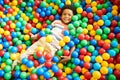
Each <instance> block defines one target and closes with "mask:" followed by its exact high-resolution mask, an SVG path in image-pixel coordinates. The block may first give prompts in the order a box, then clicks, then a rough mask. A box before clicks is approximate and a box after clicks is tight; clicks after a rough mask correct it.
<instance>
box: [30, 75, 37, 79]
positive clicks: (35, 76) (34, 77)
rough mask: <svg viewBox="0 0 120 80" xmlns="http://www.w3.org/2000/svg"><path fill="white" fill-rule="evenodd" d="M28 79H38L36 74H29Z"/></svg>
mask: <svg viewBox="0 0 120 80" xmlns="http://www.w3.org/2000/svg"><path fill="white" fill-rule="evenodd" d="M30 79H31V80H37V79H38V76H37V75H36V74H31V75H30Z"/></svg>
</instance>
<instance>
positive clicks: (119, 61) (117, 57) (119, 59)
mask: <svg viewBox="0 0 120 80" xmlns="http://www.w3.org/2000/svg"><path fill="white" fill-rule="evenodd" d="M119 54H120V53H119ZM116 62H117V63H120V55H116Z"/></svg>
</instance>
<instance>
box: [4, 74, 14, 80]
mask: <svg viewBox="0 0 120 80" xmlns="http://www.w3.org/2000/svg"><path fill="white" fill-rule="evenodd" d="M11 77H12V75H11V73H5V74H4V79H11Z"/></svg>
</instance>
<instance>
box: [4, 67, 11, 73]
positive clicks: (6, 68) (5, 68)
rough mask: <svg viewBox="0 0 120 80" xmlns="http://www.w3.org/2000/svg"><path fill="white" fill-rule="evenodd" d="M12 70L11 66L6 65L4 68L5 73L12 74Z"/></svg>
mask: <svg viewBox="0 0 120 80" xmlns="http://www.w3.org/2000/svg"><path fill="white" fill-rule="evenodd" d="M11 70H12V68H11V66H10V65H6V66H5V67H4V71H5V72H6V73H7V72H10V71H11Z"/></svg>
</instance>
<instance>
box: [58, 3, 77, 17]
mask: <svg viewBox="0 0 120 80" xmlns="http://www.w3.org/2000/svg"><path fill="white" fill-rule="evenodd" d="M65 9H70V10H72V11H73V14H74V15H75V14H76V9H75V8H74V6H73V5H65V6H64V7H63V8H62V9H61V14H62V13H63V11H64V10H65ZM61 14H60V15H61Z"/></svg>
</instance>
